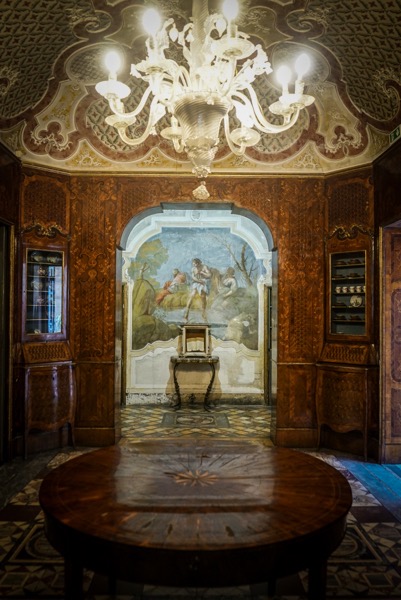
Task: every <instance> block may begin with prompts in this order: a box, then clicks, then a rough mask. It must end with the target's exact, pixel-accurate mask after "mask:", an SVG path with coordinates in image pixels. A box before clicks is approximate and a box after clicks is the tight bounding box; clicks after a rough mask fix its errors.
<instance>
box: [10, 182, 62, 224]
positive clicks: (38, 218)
mask: <svg viewBox="0 0 401 600" xmlns="http://www.w3.org/2000/svg"><path fill="white" fill-rule="evenodd" d="M67 181H68V180H67ZM34 223H39V224H40V225H41V226H42V227H49V226H50V225H57V226H58V228H59V230H60V231H61V232H63V233H68V232H69V229H70V206H69V187H68V185H67V183H66V181H65V179H64V178H63V179H59V178H55V177H48V176H46V175H43V176H42V175H27V176H25V177H24V179H23V182H22V202H21V228H22V229H24V228H27V227H29V226H32V225H33V224H34Z"/></svg>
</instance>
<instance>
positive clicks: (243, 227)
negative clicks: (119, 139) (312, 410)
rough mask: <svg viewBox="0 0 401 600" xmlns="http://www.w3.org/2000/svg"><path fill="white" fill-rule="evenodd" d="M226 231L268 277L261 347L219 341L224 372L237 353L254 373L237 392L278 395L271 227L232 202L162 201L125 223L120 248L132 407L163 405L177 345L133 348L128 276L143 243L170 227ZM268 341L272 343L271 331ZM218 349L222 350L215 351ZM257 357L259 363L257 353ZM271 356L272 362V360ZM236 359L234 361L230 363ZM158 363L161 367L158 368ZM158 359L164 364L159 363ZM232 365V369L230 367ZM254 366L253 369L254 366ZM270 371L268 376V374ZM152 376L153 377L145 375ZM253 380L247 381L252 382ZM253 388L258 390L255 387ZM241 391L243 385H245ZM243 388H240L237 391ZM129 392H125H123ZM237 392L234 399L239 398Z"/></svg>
mask: <svg viewBox="0 0 401 600" xmlns="http://www.w3.org/2000/svg"><path fill="white" fill-rule="evenodd" d="M169 227H170V228H174V229H177V228H178V229H179V228H180V227H181V228H183V229H186V230H187V229H188V228H192V227H193V228H196V229H199V228H205V230H210V229H213V228H224V229H227V231H229V232H230V234H233V235H235V236H236V237H238V238H240V239H241V240H243V241H244V242H246V243H247V244H248V245H249V247H250V248H251V249H252V251H253V253H254V256H255V258H256V259H258V260H260V261H262V264H263V275H260V276H259V278H258V281H257V291H258V294H257V298H258V315H259V318H258V346H257V349H255V351H251V350H249V349H248V348H246V347H245V346H243V344H237V347H235V348H234V347H233V346H234V342H233V341H222V340H221V339H219V340H217V341H216V340H215V342H217V343H215V350H216V352H217V353H218V352H221V354H222V356H221V360H220V362H221V368H222V369H223V365H225V368H226V371H227V372H230V369H231V370H232V369H233V364H234V363H233V364H231V363H230V361H229V360H228V359H227V357H228V356H229V355H230V354H231V355H233V354H234V355H235V354H236V356H235V360H236V361H238V357H239V356H240V357H242V359H243V363H244V364H247V365H248V366H246V367H245V371H248V372H251V371H252V372H253V373H254V374H255V375H252V377H254V381H253V382H250V379H249V377H250V376H249V374H248V375H246V376H245V378H244V381H245V380H247V384H246V385H245V383H244V385H243V386H242V388H241V392H240V391H238V393H237V397H247V396H248V397H250V398H251V397H252V391H253V390H254V398H255V402H257V399H258V398H259V399H260V398H262V397H263V398H264V399H265V400H266V399H268V398H270V397H272V396H275V389H276V374H275V373H276V356H277V333H276V330H275V329H276V322H277V319H276V308H275V307H274V306H273V305H269V307H268V304H267V300H269V302H272V299H274V298H276V297H277V293H276V291H273V285H275V284H274V283H273V282H276V281H277V277H276V276H275V272H274V271H275V268H276V267H275V265H276V264H277V260H276V249H275V245H274V240H273V236H272V233H271V231H270V229H269V227H268V226H267V224H266V223H265V222H264V221H263V220H262V219H261V218H260V217H259V216H257V215H255V214H254V213H252V212H251V211H249V210H246V209H242V208H237V207H236V206H235V205H234V204H232V203H201V204H200V203H190V202H188V203H168V202H163V203H160V205H159V206H158V207H152V208H150V209H148V210H145V211H142V212H141V213H139V214H137V215H135V216H134V217H133V218H132V219H131V220H130V221H129V222H128V224H127V225H126V227H125V228H124V231H123V233H122V236H121V243H120V249H121V250H122V252H123V255H122V259H123V260H122V265H121V269H122V280H123V283H124V288H125V298H126V301H125V306H126V307H128V308H127V311H126V315H125V317H124V327H125V332H124V335H123V337H124V338H125V349H124V356H125V365H123V369H125V377H123V379H124V380H125V384H126V387H125V389H126V400H127V402H128V403H135V402H140V403H144V402H145V403H146V402H148V403H153V402H155V401H156V402H160V401H163V392H162V388H164V389H165V390H168V389H169V388H168V386H167V387H166V386H165V384H164V380H163V377H162V375H160V372H161V371H163V370H164V373H165V378H167V377H168V365H169V360H168V359H169V358H170V357H171V356H172V355H173V354H174V353H176V351H177V347H176V341H175V343H174V344H172V342H171V341H170V343H168V342H167V341H165V342H157V343H152V344H148V345H146V347H145V349H144V350H143V351H139V350H138V349H135V348H134V345H133V343H132V337H131V336H132V331H133V329H134V328H135V323H134V324H133V317H132V313H133V310H132V303H131V298H133V295H134V293H133V289H134V286H135V278H134V279H132V278H131V276H130V274H129V273H128V267H129V265H130V261H131V260H133V257H136V255H137V253H138V252H139V250H140V248H141V247H142V245H143V244H144V243H145V242H146V241H147V240H149V239H150V238H152V237H153V236H156V235H157V234H160V233H161V232H162V230H163V231H164V230H165V229H168V228H169ZM266 332H268V333H269V339H267V333H266ZM216 346H217V349H216ZM256 354H257V355H258V356H257V361H256V359H255V356H254V355H256ZM267 354H268V359H267ZM230 360H231V361H232V359H230ZM155 361H156V363H157V364H155ZM157 361H159V362H157ZM227 365H228V366H227ZM249 365H251V367H250V366H249ZM155 372H157V373H158V374H159V377H160V378H161V381H157V382H156V381H154V380H153V379H152V377H154V373H155ZM266 372H268V376H267V375H266ZM146 373H148V375H146ZM247 377H248V379H247ZM225 378H226V375H224V371H222V380H223V384H222V387H223V388H224V389H225V391H227V390H228V389H229V387H230V386H229V384H228V383H227V381H226V379H225ZM253 386H254V387H253ZM240 387H241V386H240ZM238 390H239V388H238ZM123 394H124V390H123ZM234 395H235V394H234V392H233V393H232V396H234Z"/></svg>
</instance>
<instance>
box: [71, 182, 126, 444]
mask: <svg viewBox="0 0 401 600" xmlns="http://www.w3.org/2000/svg"><path fill="white" fill-rule="evenodd" d="M71 190H72V192H71V206H72V210H71V224H72V228H71V231H72V235H71V270H70V277H71V293H70V319H71V326H70V332H71V346H72V348H73V353H74V357H75V361H76V372H77V415H76V439H77V443H82V444H88V443H90V444H95V445H100V446H101V445H105V444H107V443H109V444H110V443H114V441H115V437H116V433H115V412H116V410H118V409H117V407H116V405H115V402H116V393H115V385H116V377H115V370H116V365H115V359H116V355H115V336H116V330H115V319H116V246H117V243H116V223H117V217H116V215H117V207H118V203H117V199H116V181H115V179H113V178H92V177H78V178H74V179H73V180H72V182H71Z"/></svg>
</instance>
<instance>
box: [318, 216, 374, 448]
mask: <svg viewBox="0 0 401 600" xmlns="http://www.w3.org/2000/svg"><path fill="white" fill-rule="evenodd" d="M339 234H340V232H338V231H337V232H335V233H334V234H333V235H332V236H331V237H329V238H328V239H327V241H326V282H327V285H326V334H325V343H324V347H323V351H322V353H321V356H320V358H319V361H318V363H317V376H316V416H317V429H318V440H317V445H318V447H319V446H320V445H321V443H322V439H323V438H325V443H326V445H329V446H330V443H329V444H327V440H328V439H330V435H327V430H331V431H332V432H335V433H336V434H338V433H340V434H343V433H349V434H351V432H357V435H356V440H355V442H354V443H353V444H354V445H353V447H352V452H354V450H355V448H357V451H358V453H359V449H360V453H361V454H363V456H364V458H365V460H366V459H367V456H368V452H369V439H370V436H373V437H374V436H376V434H377V430H378V402H377V394H378V357H377V352H376V349H375V346H374V340H373V318H372V315H373V285H372V282H373V275H372V273H373V234H371V233H370V232H368V231H363V230H360V229H358V228H355V227H354V228H353V229H352V231H351V232H349V233H348V234H345V235H344V232H343V230H341V234H342V235H341V236H340V235H339ZM358 435H361V438H359V439H358ZM342 449H344V450H349V448H347V447H345V446H344V447H343V448H342Z"/></svg>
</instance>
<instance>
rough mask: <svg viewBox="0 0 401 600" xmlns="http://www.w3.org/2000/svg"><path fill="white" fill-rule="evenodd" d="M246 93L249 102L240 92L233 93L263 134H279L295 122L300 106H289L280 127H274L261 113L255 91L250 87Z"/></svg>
mask: <svg viewBox="0 0 401 600" xmlns="http://www.w3.org/2000/svg"><path fill="white" fill-rule="evenodd" d="M247 91H248V93H249V95H250V98H251V100H249V98H248V97H247V96H246V95H245V94H243V93H241V92H235V96H236V97H237V98H239V99H240V100H241V101H242V102H243V103H244V104H245V105H246V106H247V108H248V109H249V110H250V111H251V114H252V115H253V116H254V119H255V127H256V128H257V129H259V131H262V132H263V133H281V132H283V131H287V129H291V127H292V126H293V125H294V124H295V122H296V121H297V119H298V116H299V112H300V106H298V105H296V104H291V105H289V106H288V111H287V112H286V113H285V114H283V115H282V116H283V119H284V122H283V123H282V124H281V125H274V123H270V122H269V121H268V120H267V119H266V118H265V116H264V115H263V113H262V110H261V108H260V104H259V100H258V97H257V95H256V93H255V91H254V90H253V89H252V88H251V87H250V86H249V87H247Z"/></svg>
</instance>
